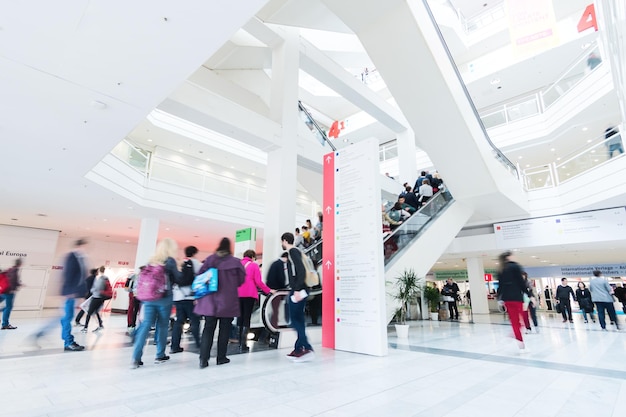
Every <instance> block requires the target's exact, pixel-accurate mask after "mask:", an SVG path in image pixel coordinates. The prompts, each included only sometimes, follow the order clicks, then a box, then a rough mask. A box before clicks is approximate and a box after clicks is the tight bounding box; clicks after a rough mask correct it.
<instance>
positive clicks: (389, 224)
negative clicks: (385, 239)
mask: <svg viewBox="0 0 626 417" xmlns="http://www.w3.org/2000/svg"><path fill="white" fill-rule="evenodd" d="M381 214H382V220H383V233H388V232H391V231H392V230H394V229H396V228H397V227H398V226H400V225H401V224H402V220H394V219H392V218H391V217H390V216H389V214H388V213H387V212H386V211H385V205H384V204H383V205H382V206H381Z"/></svg>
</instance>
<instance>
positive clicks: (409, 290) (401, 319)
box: [391, 268, 422, 338]
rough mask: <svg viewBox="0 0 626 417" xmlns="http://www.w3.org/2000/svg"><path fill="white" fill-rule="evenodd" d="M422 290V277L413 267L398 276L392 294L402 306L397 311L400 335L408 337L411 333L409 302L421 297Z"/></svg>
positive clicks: (397, 331)
mask: <svg viewBox="0 0 626 417" xmlns="http://www.w3.org/2000/svg"><path fill="white" fill-rule="evenodd" d="M421 290H422V287H421V285H420V279H419V277H418V276H417V274H416V273H415V271H414V270H413V269H412V268H411V269H405V270H404V271H402V273H401V274H400V275H398V276H397V277H396V280H395V283H394V291H393V292H392V294H391V295H392V297H393V298H394V299H395V300H397V301H399V302H400V307H399V308H398V311H397V312H396V319H397V323H396V324H395V327H396V334H397V335H398V337H404V338H406V337H408V335H409V326H408V325H407V324H406V314H407V310H408V308H409V304H410V303H411V302H413V301H415V300H417V299H418V298H419V297H420V293H421Z"/></svg>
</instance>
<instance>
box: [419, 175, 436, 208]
mask: <svg viewBox="0 0 626 417" xmlns="http://www.w3.org/2000/svg"><path fill="white" fill-rule="evenodd" d="M419 195H420V196H419V198H418V201H419V202H420V205H422V206H423V205H424V204H426V202H427V201H428V200H430V198H431V197H432V196H433V187H432V186H431V185H430V181H429V180H428V179H427V178H425V179H424V181H422V185H420V188H419Z"/></svg>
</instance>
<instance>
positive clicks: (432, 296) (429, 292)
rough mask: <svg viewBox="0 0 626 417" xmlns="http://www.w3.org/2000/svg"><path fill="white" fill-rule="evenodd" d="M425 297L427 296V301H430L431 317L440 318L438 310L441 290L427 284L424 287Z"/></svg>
mask: <svg viewBox="0 0 626 417" xmlns="http://www.w3.org/2000/svg"><path fill="white" fill-rule="evenodd" d="M424 298H426V302H427V303H428V309H429V310H430V319H431V320H438V319H439V314H438V312H437V310H439V299H440V298H441V294H439V290H438V289H437V288H435V287H432V286H429V285H427V286H426V287H425V288H424Z"/></svg>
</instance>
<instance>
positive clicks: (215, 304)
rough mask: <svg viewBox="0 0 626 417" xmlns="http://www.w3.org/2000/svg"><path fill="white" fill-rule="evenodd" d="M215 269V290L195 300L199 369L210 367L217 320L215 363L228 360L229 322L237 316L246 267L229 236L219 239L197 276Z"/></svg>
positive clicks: (220, 363)
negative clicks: (198, 322) (199, 319)
mask: <svg viewBox="0 0 626 417" xmlns="http://www.w3.org/2000/svg"><path fill="white" fill-rule="evenodd" d="M212 268H215V269H216V270H217V291H215V292H212V293H208V294H207V295H205V296H204V297H202V298H199V299H198V300H197V301H196V307H195V308H194V310H193V311H194V313H196V314H197V315H199V316H204V329H203V330H202V342H201V345H200V369H203V368H206V367H207V366H209V358H210V356H211V348H212V347H213V336H214V335H215V328H216V327H217V325H218V322H219V333H218V335H217V361H216V363H217V364H218V365H224V364H227V363H229V362H230V359H228V358H227V357H226V349H227V348H228V336H229V333H230V325H231V323H232V321H233V318H234V317H237V316H239V293H238V291H237V289H238V288H239V286H240V285H241V284H243V283H244V281H245V280H246V270H245V269H244V267H243V265H242V264H241V260H240V259H239V258H236V257H234V256H233V253H232V250H231V243H230V239H228V238H227V237H225V238H222V240H221V242H220V244H219V246H218V247H217V250H216V251H215V253H214V254H213V255H211V256H209V257H208V258H206V260H205V261H204V263H203V264H202V267H201V268H200V271H198V275H200V274H202V273H204V272H205V271H208V270H209V269H212Z"/></svg>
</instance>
